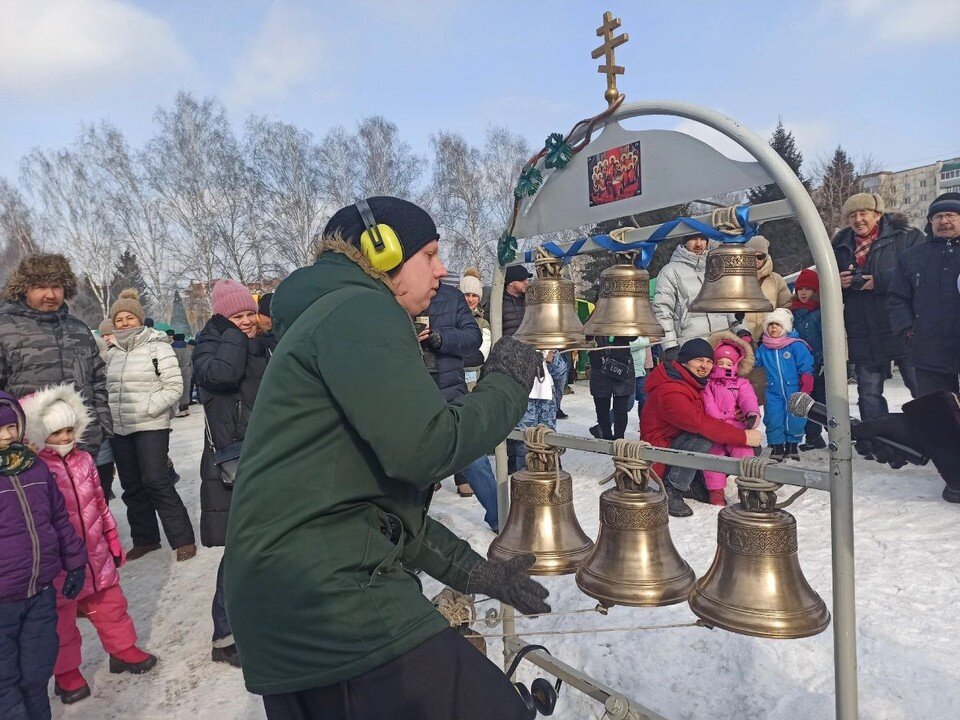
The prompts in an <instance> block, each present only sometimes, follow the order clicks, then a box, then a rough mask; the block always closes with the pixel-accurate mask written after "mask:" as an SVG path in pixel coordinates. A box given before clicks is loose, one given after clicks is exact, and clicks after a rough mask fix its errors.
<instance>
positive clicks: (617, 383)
mask: <svg viewBox="0 0 960 720" xmlns="http://www.w3.org/2000/svg"><path fill="white" fill-rule="evenodd" d="M633 339H634V338H630V337H615V338H613V339H611V338H609V337H607V336H603V337H596V338H594V340H596V341H597V347H606V346H608V345H629V344H630V341H631V340H633ZM604 358H610V359H613V360H616V361H617V362H621V363H623V364H624V365H626V366H627V373H626V376H625V377H624V379H623V380H615V379H614V378H612V377H608V376H606V375H604V374H603V373H602V372H601V371H600V368H602V367H603V361H604ZM635 392H636V378H635V375H634V371H633V354H632V353H631V352H630V348H616V349H614V348H609V349H607V350H595V351H593V352H591V353H590V394H591V395H592V396H593V397H624V396H625V395H633V394H634V393H635Z"/></svg>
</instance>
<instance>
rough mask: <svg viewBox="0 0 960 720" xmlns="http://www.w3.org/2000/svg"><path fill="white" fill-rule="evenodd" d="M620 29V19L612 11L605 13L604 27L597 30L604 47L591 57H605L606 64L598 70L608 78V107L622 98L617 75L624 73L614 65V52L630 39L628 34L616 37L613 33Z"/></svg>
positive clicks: (604, 94) (606, 95)
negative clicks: (618, 88)
mask: <svg viewBox="0 0 960 720" xmlns="http://www.w3.org/2000/svg"><path fill="white" fill-rule="evenodd" d="M618 27H620V18H615V17H614V16H613V13H611V12H610V11H607V12H605V13H604V14H603V25H601V26H600V27H598V28H597V37H602V38H603V45H601V46H600V47H598V48H597V49H596V50H594V51H593V53H591V55H590V57H592V58H593V59H594V60H596V59H597V58H599V57H600V56H601V55H603V56H604V64H603V65H601V66H600V67H598V68H597V72H600V73H604V74H605V75H606V76H607V91H606V92H605V93H603V97H604V98H605V99H606V101H607V105H613V104H614V103H615V102H616V101H617V98H618V97H620V91H619V90H617V75H623V72H624V70H623V66H622V65H615V64H614V63H615V59H614V57H613V50H614V48H616V47H619V46H620V45H623V44H624V43H625V42H626V41H627V40H629V39H630V36H629V35H627V33H621V34H620V35H617V36H616V37H614V36H613V31H614V30H616V29H617V28H618Z"/></svg>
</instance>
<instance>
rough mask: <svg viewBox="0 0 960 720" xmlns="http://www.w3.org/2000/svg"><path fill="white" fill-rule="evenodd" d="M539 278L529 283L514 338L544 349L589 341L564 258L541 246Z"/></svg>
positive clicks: (567, 346)
mask: <svg viewBox="0 0 960 720" xmlns="http://www.w3.org/2000/svg"><path fill="white" fill-rule="evenodd" d="M534 265H535V267H536V271H537V277H536V279H535V280H534V281H533V282H531V283H530V285H529V286H528V287H527V294H526V310H524V313H523V321H522V322H521V323H520V327H519V328H517V332H516V333H515V334H514V336H513V337H514V338H516V339H517V340H522V341H523V342H525V343H530V344H531V345H533V346H534V347H537V348H540V349H541V350H553V349H557V350H564V349H566V348H572V347H583V346H585V345H588V343H587V341H586V338H585V337H584V336H583V323H581V322H580V317H579V316H578V315H577V301H576V297H575V296H574V288H573V281H572V280H567V279H566V278H564V277H563V276H562V275H563V262H562V261H560V260H559V259H557V258H555V257H553V256H551V255H549V254H548V253H547V252H546V251H545V250H543V248H538V249H537V257H536V259H535V260H534Z"/></svg>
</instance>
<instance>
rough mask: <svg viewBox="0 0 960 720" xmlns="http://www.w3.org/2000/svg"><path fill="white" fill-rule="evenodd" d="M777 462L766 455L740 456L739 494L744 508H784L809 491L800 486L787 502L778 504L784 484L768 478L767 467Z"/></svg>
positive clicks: (758, 509)
mask: <svg viewBox="0 0 960 720" xmlns="http://www.w3.org/2000/svg"><path fill="white" fill-rule="evenodd" d="M776 464H777V463H775V462H774V461H773V460H771V459H770V458H765V457H745V458H740V475H739V477H737V494H738V495H739V496H740V504H741V505H742V506H743V509H744V510H757V511H766V512H772V511H774V510H782V509H783V508H785V507H787V506H788V505H790V504H792V503H793V501H794V500H796V499H797V498H798V497H800V496H801V495H803V493H805V492H806V491H807V488H800V490H799V491H798V492H796V493H794V494H793V495H791V496H790V497H789V498H788V499H787V500H786V501H785V502H782V503H780V504H778V503H777V490H779V489H780V488H781V487H783V486H782V485H780V484H779V483H775V482H771V481H770V480H767V468H768V467H770V466H771V465H776Z"/></svg>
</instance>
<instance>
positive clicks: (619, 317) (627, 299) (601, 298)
mask: <svg viewBox="0 0 960 720" xmlns="http://www.w3.org/2000/svg"><path fill="white" fill-rule="evenodd" d="M633 258H634V254H632V253H616V260H617V264H616V265H611V266H610V267H608V268H607V269H606V270H604V271H603V272H602V273H600V291H599V293H598V295H597V307H596V308H595V309H594V311H593V314H592V315H591V316H590V319H589V320H587V324H586V325H584V326H583V332H584V334H586V335H590V336H594V335H596V336H603V335H615V336H619V337H648V338H662V337H663V328H662V327H661V326H660V323H659V322H657V318H656V317H655V316H654V314H653V307H652V306H651V305H650V274H649V273H648V272H647V271H646V270H643V269H641V268H638V267H635V266H634V264H633Z"/></svg>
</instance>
